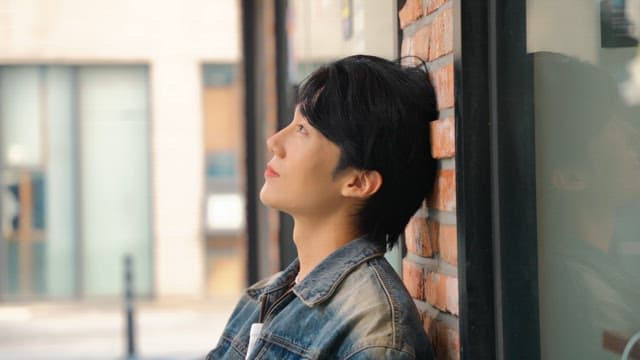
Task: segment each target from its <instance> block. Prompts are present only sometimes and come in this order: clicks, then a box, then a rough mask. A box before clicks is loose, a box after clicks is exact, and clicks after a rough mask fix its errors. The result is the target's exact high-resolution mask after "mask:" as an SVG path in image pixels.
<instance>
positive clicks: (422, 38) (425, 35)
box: [413, 25, 431, 61]
mask: <svg viewBox="0 0 640 360" xmlns="http://www.w3.org/2000/svg"><path fill="white" fill-rule="evenodd" d="M430 37H431V27H430V26H428V25H427V26H424V27H423V28H421V29H420V30H418V31H417V32H416V34H415V35H414V48H413V49H414V55H415V56H417V57H419V58H421V59H422V60H424V61H428V60H429V47H430V46H431V42H430V40H429V39H430Z"/></svg>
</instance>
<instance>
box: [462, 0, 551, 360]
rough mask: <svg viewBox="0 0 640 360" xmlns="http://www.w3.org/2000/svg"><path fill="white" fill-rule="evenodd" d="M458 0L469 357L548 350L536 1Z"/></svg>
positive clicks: (536, 354)
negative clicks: (532, 5) (544, 344)
mask: <svg viewBox="0 0 640 360" xmlns="http://www.w3.org/2000/svg"><path fill="white" fill-rule="evenodd" d="M453 9H454V67H455V96H456V105H455V109H456V186H457V199H458V207H457V214H456V216H457V227H458V254H459V261H458V264H459V265H458V274H459V294H460V298H459V301H460V345H461V346H460V349H461V358H463V359H480V358H481V359H490V358H495V359H512V358H517V359H539V358H540V333H539V331H540V327H539V316H538V265H537V236H536V232H537V229H536V202H535V200H536V193H535V179H536V177H535V139H534V130H535V128H534V119H533V111H532V109H533V66H532V62H531V60H530V58H528V57H527V51H526V1H523V0H517V1H514V0H511V1H507V0H490V1H488V2H479V1H467V2H464V3H463V2H462V1H461V0H454V3H453Z"/></svg>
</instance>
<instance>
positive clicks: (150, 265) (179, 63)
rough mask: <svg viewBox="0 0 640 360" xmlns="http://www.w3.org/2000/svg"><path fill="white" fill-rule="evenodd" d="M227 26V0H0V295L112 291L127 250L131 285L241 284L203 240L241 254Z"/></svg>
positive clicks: (155, 288)
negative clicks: (219, 239) (215, 237)
mask: <svg viewBox="0 0 640 360" xmlns="http://www.w3.org/2000/svg"><path fill="white" fill-rule="evenodd" d="M239 31H240V27H239V8H238V4H237V3H236V2H235V1H214V2H211V1H190V2H187V3H183V2H178V1H171V2H163V3H156V2H150V1H136V2H130V1H110V2H106V3H105V2H87V1H31V2H16V1H0V44H2V45H1V46H0V193H1V195H2V196H1V198H0V199H1V200H0V218H1V219H2V222H1V230H2V231H1V235H2V236H1V238H0V300H3V301H9V300H35V299H71V298H95V297H100V298H104V297H107V298H112V297H119V296H121V293H122V291H123V286H124V285H123V280H122V279H123V266H124V265H123V264H124V256H125V255H132V256H133V259H134V264H135V265H134V267H135V273H134V277H135V286H136V290H137V294H138V295H140V296H144V297H160V298H164V297H185V296H186V297H200V296H202V295H204V294H214V293H216V292H217V291H220V292H224V291H225V290H224V289H225V288H230V289H239V288H241V287H242V286H244V281H243V279H242V275H239V276H238V275H237V273H240V274H241V273H242V269H243V266H241V261H242V260H241V258H242V257H241V256H240V257H239V258H238V260H234V262H233V265H229V266H227V265H224V264H222V265H220V264H217V260H216V261H214V260H213V259H212V258H213V257H217V256H218V255H219V254H218V253H225V252H229V251H231V250H227V249H221V250H219V251H218V250H216V254H215V255H211V253H212V249H213V248H215V247H216V246H217V245H215V246H214V245H212V242H211V241H210V235H211V234H212V231H213V232H215V231H222V233H224V234H225V236H232V237H231V238H228V239H227V240H226V241H227V242H231V243H233V244H232V245H229V247H230V248H233V251H232V252H233V254H234V255H233V256H229V257H228V258H229V259H231V258H234V257H238V255H237V254H236V253H239V254H242V253H244V252H245V250H242V249H243V247H244V246H245V245H244V240H243V237H242V236H240V235H239V234H241V233H243V232H244V222H243V221H242V218H243V216H244V215H243V213H242V210H243V202H244V193H243V191H242V183H241V176H242V170H241V169H242V167H243V163H242V152H241V150H242V148H243V146H242V144H243V142H242V139H241V133H240V132H241V131H242V128H241V127H239V124H241V117H240V114H241V107H240V106H241V104H240V98H241V96H242V88H241V83H240V81H239V79H240V77H239V76H238V75H237V74H238V67H239V62H240V55H239V53H240V51H239V46H240V42H239V41H240V40H239ZM203 124H204V125H203ZM225 196H227V197H225ZM229 196H230V197H229ZM220 207H223V208H224V209H225V211H223V212H222V213H219V209H220ZM229 209H231V210H229ZM217 234H221V233H220V232H218V233H217ZM205 239H206V241H205ZM230 266H232V267H230ZM212 268H215V269H216V270H215V271H214V270H212ZM229 269H231V270H229ZM212 271H213V272H212ZM227 272H229V273H227ZM236 291H237V290H236Z"/></svg>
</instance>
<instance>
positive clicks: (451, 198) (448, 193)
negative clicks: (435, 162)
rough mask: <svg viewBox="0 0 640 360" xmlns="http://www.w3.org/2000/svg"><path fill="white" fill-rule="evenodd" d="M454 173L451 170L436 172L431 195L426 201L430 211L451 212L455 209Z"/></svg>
mask: <svg viewBox="0 0 640 360" xmlns="http://www.w3.org/2000/svg"><path fill="white" fill-rule="evenodd" d="M455 175H456V173H455V170H453V169H440V170H438V171H437V172H436V182H435V184H434V185H435V186H434V188H433V193H432V194H431V196H430V197H429V199H428V205H429V207H430V208H432V209H438V210H441V211H453V210H455V209H456V176H455Z"/></svg>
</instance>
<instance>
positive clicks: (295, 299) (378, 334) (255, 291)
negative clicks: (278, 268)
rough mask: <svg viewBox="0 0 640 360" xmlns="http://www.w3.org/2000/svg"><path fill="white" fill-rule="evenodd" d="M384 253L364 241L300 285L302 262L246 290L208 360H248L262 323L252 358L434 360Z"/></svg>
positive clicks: (336, 254) (351, 244)
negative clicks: (257, 325)
mask: <svg viewBox="0 0 640 360" xmlns="http://www.w3.org/2000/svg"><path fill="white" fill-rule="evenodd" d="M383 255H384V248H380V247H377V246H375V245H374V244H372V243H371V242H370V241H368V239H367V238H366V236H363V237H360V238H358V239H355V240H353V241H351V242H349V243H348V244H346V245H345V246H343V247H342V248H340V249H338V250H336V251H335V252H334V253H332V254H331V255H329V256H328V257H327V258H326V259H324V260H323V261H322V262H321V263H320V264H319V265H318V266H316V267H315V268H314V269H313V270H312V271H311V272H310V273H309V274H308V275H307V276H306V277H305V278H304V279H303V280H302V281H301V282H300V283H298V284H297V285H295V286H293V287H291V286H292V285H293V284H294V280H295V277H296V275H297V273H298V270H299V263H298V260H295V261H294V262H293V263H291V264H290V265H289V266H288V267H287V268H286V269H285V270H284V271H282V272H280V273H277V274H275V275H273V276H271V277H270V278H268V279H265V280H263V281H260V282H258V283H256V284H255V285H253V286H251V287H250V288H249V289H247V291H246V294H245V295H244V296H243V297H242V299H241V300H240V301H239V303H238V305H237V306H236V308H235V310H234V311H233V313H232V315H231V318H230V319H229V322H228V323H227V326H226V327H225V329H224V332H223V334H222V336H221V338H220V341H219V342H218V345H217V346H216V348H215V349H213V350H212V351H211V352H210V353H209V354H208V355H207V360H209V359H233V360H235V359H238V360H243V359H245V356H246V352H247V346H248V343H249V331H250V328H251V324H253V323H257V322H262V323H264V325H263V327H262V330H261V332H260V336H259V337H258V339H257V342H256V344H255V346H254V348H253V350H252V352H251V354H249V355H250V356H249V358H250V359H278V360H285V359H350V360H357V359H400V360H403V359H432V358H433V354H432V350H431V346H430V343H429V340H428V338H427V336H426V334H425V332H424V329H423V327H422V323H421V321H420V316H419V315H418V311H417V309H416V307H415V304H414V302H413V300H412V298H411V296H410V295H409V294H408V292H407V290H406V289H405V287H404V285H403V284H402V280H401V279H400V278H399V277H398V275H397V274H396V272H395V271H394V270H393V268H392V267H391V266H390V265H389V263H388V262H387V261H386V259H385V258H384V257H383Z"/></svg>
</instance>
